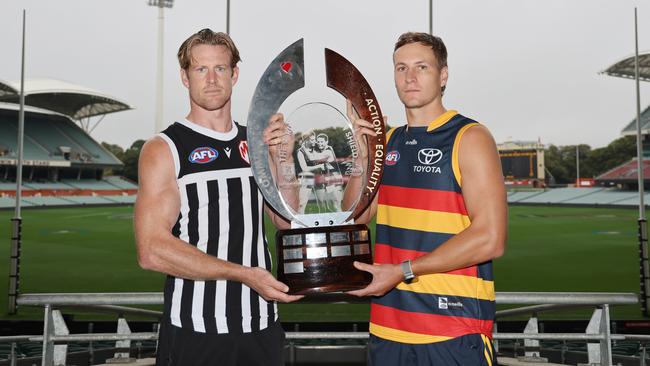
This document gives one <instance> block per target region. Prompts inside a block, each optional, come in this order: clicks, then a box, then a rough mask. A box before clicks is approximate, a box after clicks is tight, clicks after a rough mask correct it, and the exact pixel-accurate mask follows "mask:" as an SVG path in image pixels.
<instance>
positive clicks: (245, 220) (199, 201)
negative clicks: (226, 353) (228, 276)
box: [159, 120, 277, 334]
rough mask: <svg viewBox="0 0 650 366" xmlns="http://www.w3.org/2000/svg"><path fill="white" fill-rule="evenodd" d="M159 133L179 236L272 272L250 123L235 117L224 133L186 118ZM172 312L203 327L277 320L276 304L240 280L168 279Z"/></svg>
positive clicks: (233, 328)
mask: <svg viewBox="0 0 650 366" xmlns="http://www.w3.org/2000/svg"><path fill="white" fill-rule="evenodd" d="M159 136H160V137H162V138H163V139H164V140H165V141H166V142H167V144H168V145H169V148H170V149H171V152H172V156H173V159H174V166H175V169H176V177H177V183H178V190H179V192H180V198H181V207H180V213H179V216H178V221H177V222H176V225H174V227H173V229H172V233H173V235H174V236H176V237H178V238H180V239H181V240H183V241H185V242H187V243H190V244H191V245H194V246H196V247H197V248H198V249H199V250H201V251H203V252H205V253H207V254H209V255H213V256H215V257H218V258H220V259H223V260H227V261H230V262H233V263H238V264H242V265H244V266H249V267H262V268H266V269H267V270H269V271H270V270H271V257H270V254H269V251H268V247H267V243H266V238H265V236H264V225H263V222H262V213H263V208H264V207H263V199H262V195H261V194H260V192H259V190H258V189H257V184H256V183H255V179H254V178H253V174H252V170H251V168H250V163H249V160H248V144H247V142H246V127H243V126H240V125H239V124H237V123H236V122H234V123H233V128H232V130H231V131H230V132H227V133H219V132H216V131H213V130H211V129H208V128H205V127H202V126H199V125H197V124H194V123H192V122H190V121H187V120H184V121H180V122H176V123H174V124H173V125H171V126H169V127H168V128H167V129H165V130H164V131H163V132H161V133H160V134H159ZM165 316H167V317H169V318H170V320H171V323H172V324H173V325H175V326H178V327H182V328H186V329H192V330H194V331H196V332H206V333H231V334H237V333H249V332H255V331H258V330H262V329H264V328H266V327H267V326H268V325H269V324H270V323H273V322H274V321H276V320H277V305H276V304H275V303H274V302H267V301H265V300H264V299H263V298H262V297H261V296H259V295H258V294H257V293H256V292H255V291H253V290H251V289H250V288H249V287H248V286H246V285H244V284H242V283H240V282H234V281H226V280H217V281H193V280H189V279H183V278H177V277H173V276H167V282H166V284H165Z"/></svg>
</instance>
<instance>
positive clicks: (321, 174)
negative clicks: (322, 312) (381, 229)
mask: <svg viewBox="0 0 650 366" xmlns="http://www.w3.org/2000/svg"><path fill="white" fill-rule="evenodd" d="M303 50H304V48H303V41H302V39H301V40H299V41H297V42H295V43H294V44H292V45H291V46H289V47H287V48H286V49H285V50H284V51H282V52H281V53H280V54H279V55H278V56H277V57H276V58H275V60H273V62H271V64H270V65H269V66H268V67H267V69H266V71H265V73H264V74H263V76H262V78H261V79H260V81H259V83H258V85H257V89H256V90H255V93H254V96H253V100H252V101H251V105H250V109H249V115H248V142H249V150H250V156H251V166H252V168H253V174H254V176H255V179H256V181H257V183H258V186H259V188H260V190H261V192H262V194H263V195H264V197H265V199H266V200H267V202H268V203H269V205H270V206H271V207H272V208H273V210H275V211H276V213H277V214H279V215H280V216H282V217H284V218H285V219H287V220H288V221H290V222H291V229H289V230H279V231H278V232H277V233H276V248H277V260H278V279H279V280H280V281H282V282H284V283H285V284H287V285H288V286H289V288H290V290H289V293H290V294H306V295H309V296H310V297H314V296H316V297H319V296H321V297H322V296H326V295H331V294H340V293H342V292H344V291H350V290H354V289H359V288H363V287H365V286H367V285H368V284H369V283H370V281H371V280H372V276H371V275H370V274H369V273H367V272H363V271H359V270H357V269H356V268H354V266H353V262H354V261H359V262H364V263H368V264H371V263H372V254H371V250H370V248H371V241H370V232H369V230H368V227H367V226H365V225H355V224H354V219H355V217H358V216H359V215H360V214H361V213H363V212H364V211H365V209H366V208H367V207H368V205H369V204H370V203H371V202H372V199H373V197H374V195H375V194H376V192H377V188H378V184H379V181H380V179H381V174H382V170H383V158H384V151H383V147H384V140H385V127H384V123H383V120H382V117H381V116H382V114H381V111H380V109H379V105H378V104H377V101H376V98H375V96H374V93H373V92H372V90H371V89H370V86H369V85H368V83H367V81H366V80H365V79H364V78H363V76H362V75H361V73H360V72H359V71H358V70H357V69H356V68H355V67H354V66H353V65H352V64H351V63H350V62H349V61H347V60H346V59H345V58H343V57H342V56H341V55H339V54H337V53H335V52H334V51H331V50H329V49H325V66H326V74H327V85H328V86H329V87H330V88H332V89H335V90H336V91H338V92H339V93H341V94H342V95H343V97H344V98H346V99H348V101H349V102H348V108H347V109H348V110H347V113H348V116H350V117H354V118H355V119H354V120H353V119H352V118H350V120H348V118H346V116H345V115H344V114H343V113H341V112H340V111H339V110H338V109H336V108H335V107H333V106H331V105H329V104H326V103H321V102H308V103H305V104H304V105H302V106H300V107H298V108H297V109H296V110H294V111H293V112H291V113H289V114H287V117H286V122H285V120H284V116H283V115H282V114H279V113H277V111H278V110H279V109H280V106H281V105H282V103H283V102H284V101H285V100H286V99H287V98H288V97H289V96H290V95H291V94H292V93H294V92H295V91H296V90H298V89H300V88H302V87H303V86H304V73H303V70H304V55H303ZM356 120H358V121H360V122H359V123H360V124H359V125H362V124H363V125H364V126H362V127H363V128H365V129H367V130H364V131H358V130H355V128H356V127H357V124H356V123H355V126H353V125H352V124H351V121H352V122H355V121H356ZM366 121H367V122H366ZM364 122H365V123H364ZM359 138H362V139H363V140H364V141H362V142H361V141H359V142H358V141H357V140H358V139H359ZM366 139H367V141H365V140H366Z"/></svg>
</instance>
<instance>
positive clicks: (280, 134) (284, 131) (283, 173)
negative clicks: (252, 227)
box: [263, 113, 300, 229]
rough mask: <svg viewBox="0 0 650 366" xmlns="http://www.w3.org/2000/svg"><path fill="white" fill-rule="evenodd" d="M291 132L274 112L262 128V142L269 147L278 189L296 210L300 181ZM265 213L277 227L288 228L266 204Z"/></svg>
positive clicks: (270, 164)
mask: <svg viewBox="0 0 650 366" xmlns="http://www.w3.org/2000/svg"><path fill="white" fill-rule="evenodd" d="M294 141H295V140H294V136H293V132H292V131H291V128H290V127H289V125H287V124H286V123H285V122H284V115H283V114H282V113H276V114H274V115H272V116H271V118H270V119H269V125H268V126H267V127H266V128H265V129H264V133H263V142H264V143H265V144H266V145H267V146H268V147H269V167H270V168H271V174H272V175H273V177H274V178H275V181H276V183H277V186H278V188H279V189H278V191H279V192H280V194H281V195H282V198H283V199H284V201H285V202H287V204H288V205H289V206H290V207H291V208H293V209H294V210H295V211H297V210H298V206H299V199H298V189H299V186H300V183H299V182H298V179H297V178H296V172H295V168H294V161H293V145H294ZM264 207H265V209H266V214H267V215H269V218H270V219H271V222H273V225H274V226H275V227H276V228H278V229H289V228H291V223H289V222H288V221H287V220H285V219H284V218H283V217H282V216H280V215H278V214H276V213H275V211H273V210H272V209H271V208H270V207H268V205H265V206H264Z"/></svg>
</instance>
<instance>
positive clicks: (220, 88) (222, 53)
mask: <svg viewBox="0 0 650 366" xmlns="http://www.w3.org/2000/svg"><path fill="white" fill-rule="evenodd" d="M191 55H192V62H191V64H190V66H189V67H188V68H187V70H181V79H182V80H183V85H185V87H186V88H188V89H189V92H190V99H191V101H192V103H193V104H195V105H198V106H199V107H201V108H203V109H205V110H208V111H214V110H218V109H221V108H223V107H224V106H225V105H226V104H227V103H228V102H230V96H231V95H232V87H233V86H234V85H235V83H236V82H237V77H238V76H239V68H238V67H235V68H234V69H233V68H231V67H230V60H231V54H230V51H229V50H228V49H227V48H226V47H225V46H221V45H217V46H212V45H206V44H201V45H198V46H194V47H192V50H191Z"/></svg>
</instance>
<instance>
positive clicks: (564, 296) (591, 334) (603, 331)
mask: <svg viewBox="0 0 650 366" xmlns="http://www.w3.org/2000/svg"><path fill="white" fill-rule="evenodd" d="M638 301H639V300H638V296H637V295H636V294H633V293H573V292H571V293H570V292H527V293H525V292H499V293H497V295H496V302H497V304H499V305H504V304H505V305H526V306H522V307H519V308H514V309H507V310H500V311H498V312H497V314H496V315H497V318H503V317H508V316H521V315H525V314H532V316H531V317H530V318H529V320H528V323H527V325H526V328H525V329H524V331H523V332H522V333H499V332H497V329H496V325H495V332H494V339H495V343H496V344H495V346H496V347H498V341H499V340H505V339H514V340H524V347H525V348H526V349H530V351H526V357H525V358H524V360H530V361H537V362H539V361H540V360H542V359H541V357H540V355H539V341H540V340H549V339H552V340H581V341H588V342H589V341H593V342H590V343H588V345H587V348H588V358H589V364H594V365H601V366H605V365H607V366H610V365H612V348H611V345H612V341H613V340H625V339H634V340H650V336H647V335H630V334H612V333H611V329H610V317H609V307H610V305H633V304H637V303H638ZM17 303H18V305H20V306H42V307H43V308H44V318H43V334H42V335H32V336H13V337H0V342H2V343H6V342H15V341H18V340H29V341H32V342H42V344H43V352H42V365H43V366H54V365H57V366H58V365H65V360H66V355H67V345H66V343H67V342H83V341H88V342H90V341H117V344H116V347H117V348H120V349H122V350H124V349H128V348H129V347H130V341H131V340H156V339H157V338H158V334H157V333H156V332H143V333H132V332H131V331H130V329H129V327H128V324H127V322H126V320H125V319H124V318H123V317H121V316H120V318H119V319H118V331H117V332H116V333H89V334H69V331H68V328H67V326H66V324H65V321H64V320H63V316H62V314H61V312H60V310H58V308H61V307H83V308H85V309H92V310H96V311H102V312H106V311H108V312H113V313H117V314H137V315H145V316H152V317H156V318H160V316H161V313H160V312H157V311H152V310H146V309H138V308H131V307H125V306H124V305H161V304H162V303H163V295H162V293H158V292H156V293H59V294H56V293H52V294H23V295H20V296H19V297H18V300H17ZM568 307H595V310H594V312H593V314H592V316H591V320H590V322H589V324H588V326H587V329H586V330H585V332H584V333H539V331H538V326H537V313H539V312H543V311H557V310H561V309H565V308H568ZM286 335H287V340H288V341H289V344H290V347H293V343H292V342H293V341H294V340H299V339H366V338H368V333H367V332H287V334H286ZM497 349H498V348H497ZM291 351H292V349H290V352H289V354H290V356H291V355H292V354H294V352H291ZM115 356H116V358H121V357H126V358H128V353H116V355H115ZM290 358H291V357H290ZM289 362H292V360H291V359H290V360H289Z"/></svg>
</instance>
